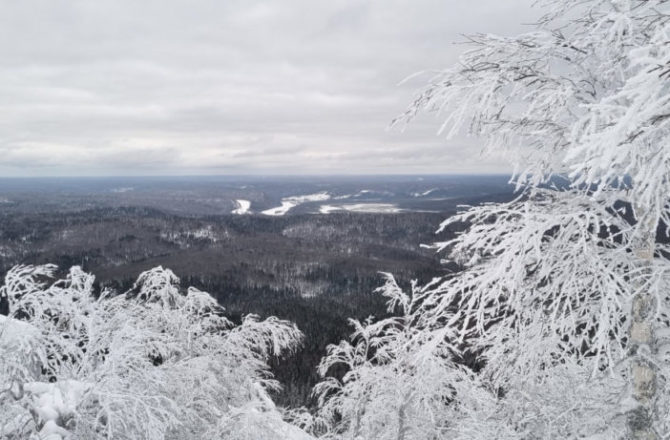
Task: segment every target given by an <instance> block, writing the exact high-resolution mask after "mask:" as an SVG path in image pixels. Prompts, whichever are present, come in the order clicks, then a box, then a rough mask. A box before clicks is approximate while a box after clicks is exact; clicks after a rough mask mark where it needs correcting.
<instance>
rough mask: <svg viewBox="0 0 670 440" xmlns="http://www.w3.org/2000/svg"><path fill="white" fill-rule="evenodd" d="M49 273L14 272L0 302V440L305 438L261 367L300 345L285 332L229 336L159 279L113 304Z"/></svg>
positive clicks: (74, 276)
mask: <svg viewBox="0 0 670 440" xmlns="http://www.w3.org/2000/svg"><path fill="white" fill-rule="evenodd" d="M54 271H55V267H53V266H18V267H15V268H13V269H12V270H10V271H9V273H8V274H7V276H6V279H5V284H4V286H3V287H2V288H1V290H0V294H2V295H3V296H6V297H7V299H8V301H9V305H10V313H9V316H6V317H1V318H0V319H1V320H0V387H1V390H2V391H0V438H3V439H27V438H30V439H50V440H58V439H66V438H68V439H69V438H72V439H86V440H89V439H112V438H113V439H137V438H145V439H161V440H162V439H184V438H189V439H198V438H203V439H215V438H226V439H229V438H239V439H244V438H277V439H286V440H294V439H305V438H307V436H306V434H304V433H302V432H301V431H299V430H297V429H295V428H293V427H290V426H289V425H287V424H286V423H285V422H283V421H282V417H281V413H280V411H279V410H278V409H277V408H276V407H275V406H274V404H273V403H272V401H271V400H270V398H269V395H268V391H269V390H271V389H273V388H276V387H277V386H278V383H277V382H276V381H274V380H273V379H272V377H271V374H270V372H269V368H268V366H267V360H268V359H269V357H270V356H272V355H275V354H279V353H281V352H282V351H284V350H291V349H293V348H294V347H295V346H296V345H297V344H298V342H299V340H300V337H301V335H300V332H299V331H298V330H297V329H296V327H295V326H294V325H293V324H291V323H288V322H285V321H281V320H278V319H276V318H269V319H266V320H260V319H259V318H258V317H257V316H253V315H248V316H247V317H245V318H244V320H243V322H242V323H241V324H240V325H237V326H235V325H233V323H232V322H230V321H229V320H228V319H226V318H225V317H224V315H223V309H222V308H221V307H220V306H219V305H218V304H217V302H216V301H215V299H214V298H212V297H211V296H210V295H209V294H207V293H205V292H201V291H199V290H197V289H193V288H189V289H188V290H187V291H183V290H182V289H181V288H180V287H179V279H178V278H177V277H176V276H175V275H174V274H173V273H172V272H171V271H169V270H166V269H163V268H160V267H158V268H155V269H152V270H150V271H147V272H144V273H142V274H141V275H140V276H139V278H138V280H137V282H136V283H135V285H134V287H133V288H132V289H131V290H130V291H128V292H126V293H125V294H121V295H117V294H114V293H113V292H111V291H103V292H102V293H101V294H99V295H96V294H95V292H94V289H93V281H94V278H93V276H92V275H89V274H87V273H84V272H83V271H82V270H81V269H80V268H78V267H73V268H72V269H70V272H69V274H68V276H67V277H66V278H64V279H60V280H55V281H54V280H53V276H54ZM270 433H272V435H270Z"/></svg>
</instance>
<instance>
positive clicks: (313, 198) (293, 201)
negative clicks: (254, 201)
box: [261, 192, 330, 215]
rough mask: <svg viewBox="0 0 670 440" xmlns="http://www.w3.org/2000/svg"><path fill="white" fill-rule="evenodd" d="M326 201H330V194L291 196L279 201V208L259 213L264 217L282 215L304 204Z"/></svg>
mask: <svg viewBox="0 0 670 440" xmlns="http://www.w3.org/2000/svg"><path fill="white" fill-rule="evenodd" d="M326 200H330V194H328V193H327V192H320V193H316V194H307V195H302V196H291V197H284V198H283V199H281V206H277V207H275V208H270V209H266V210H265V211H263V212H261V214H265V215H284V214H286V213H287V212H289V211H290V210H291V209H292V208H295V207H296V206H298V205H300V204H302V203H306V202H323V201H326Z"/></svg>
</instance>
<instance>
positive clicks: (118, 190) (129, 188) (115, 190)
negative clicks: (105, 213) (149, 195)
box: [111, 186, 135, 193]
mask: <svg viewBox="0 0 670 440" xmlns="http://www.w3.org/2000/svg"><path fill="white" fill-rule="evenodd" d="M134 190H135V188H133V187H132V186H124V187H121V188H112V190H111V191H112V192H113V193H126V192H130V191H134Z"/></svg>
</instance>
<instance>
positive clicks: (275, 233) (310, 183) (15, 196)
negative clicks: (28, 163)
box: [0, 175, 513, 407]
mask: <svg viewBox="0 0 670 440" xmlns="http://www.w3.org/2000/svg"><path fill="white" fill-rule="evenodd" d="M508 180H509V176H495V175H493V176H486V175H474V176H468V175H463V176H434V175H429V176H345V177H324V176H321V177H315V176H311V177H310V176H302V177H301V176H280V177H264V178H259V177H253V176H251V177H240V176H230V177H225V176H215V177H182V178H179V177H146V178H127V177H117V178H88V179H82V178H44V179H38V178H30V179H3V180H1V181H0V203H1V204H2V212H0V225H2V227H1V228H0V277H3V278H4V276H5V274H6V272H7V271H8V270H9V269H10V268H11V267H13V266H14V265H16V264H47V263H53V264H56V265H58V267H60V268H61V269H62V270H63V271H66V270H67V269H68V268H69V267H71V266H74V265H78V266H80V267H82V269H84V270H86V271H89V272H91V273H93V274H95V276H96V290H97V291H100V290H101V289H104V288H105V287H111V288H114V289H116V290H118V291H126V290H128V289H130V288H131V287H132V285H133V283H134V282H135V279H136V278H137V276H138V275H139V274H140V273H141V272H143V271H145V270H149V269H151V268H153V267H156V266H163V267H167V268H170V269H172V270H173V271H174V272H175V274H177V275H178V276H179V277H180V278H181V280H182V282H183V283H184V284H185V285H189V286H193V287H196V288H198V289H201V290H204V291H207V292H209V293H211V294H212V295H213V296H214V298H216V299H217V300H218V302H219V303H220V304H221V305H222V306H224V307H225V309H226V311H227V316H228V317H230V318H231V319H233V320H235V321H239V320H240V318H241V316H243V315H245V314H248V313H257V314H259V315H260V316H261V317H268V316H277V317H279V318H282V319H288V320H290V321H292V322H295V323H296V324H297V325H298V327H299V328H300V329H301V330H302V331H303V332H304V333H305V341H304V343H303V346H302V347H301V348H299V349H298V351H297V352H296V353H295V354H293V355H290V356H287V357H282V358H277V359H275V360H273V363H272V365H273V371H274V372H275V374H276V377H277V379H278V380H279V381H280V382H281V383H282V385H283V387H284V388H283V390H282V391H281V393H280V394H279V395H278V396H277V399H278V402H279V403H281V404H284V405H289V406H292V407H297V406H301V405H306V406H309V405H313V404H314V402H313V401H312V399H311V398H310V393H311V389H312V387H313V386H314V385H315V384H316V382H317V380H318V374H317V371H316V366H317V365H318V362H319V361H320V359H321V358H322V357H323V356H324V354H325V350H326V346H327V345H328V344H334V343H337V342H339V341H340V340H341V339H345V338H347V337H348V335H349V334H350V333H351V327H350V325H349V324H348V321H347V320H348V319H349V318H356V319H365V318H367V317H368V316H377V317H381V316H385V315H386V310H385V306H384V303H385V300H384V298H383V297H382V296H381V295H379V294H377V293H375V292H374V290H375V289H376V288H378V287H380V286H381V285H382V284H383V278H382V276H381V275H380V272H390V273H394V274H395V275H396V276H397V277H398V280H399V282H401V284H403V285H405V286H407V285H409V282H410V281H411V280H412V279H418V280H421V281H428V280H430V279H431V278H432V277H435V276H438V275H439V274H442V273H449V272H450V271H453V270H455V268H454V267H453V266H445V265H443V264H440V259H441V257H440V255H438V254H437V253H436V252H435V250H431V249H425V248H422V247H421V245H422V244H430V243H433V242H434V241H438V240H443V239H446V238H453V231H445V232H442V233H440V234H437V233H436V230H437V226H438V225H439V223H440V222H441V221H442V220H443V219H444V218H445V217H447V216H449V215H452V214H453V213H455V212H456V211H457V209H458V206H460V205H471V204H479V203H483V202H494V201H505V200H508V199H510V198H511V197H512V193H513V188H512V187H511V186H510V185H509V184H508ZM286 200H296V201H297V202H296V205H295V206H294V207H291V208H290V209H287V210H281V211H279V212H278V210H277V207H281V206H282V201H286ZM240 201H248V202H249V203H248V204H242V205H244V206H245V207H246V209H245V210H241V209H240V207H241V203H240ZM298 202H299V203H298ZM0 301H2V300H0Z"/></svg>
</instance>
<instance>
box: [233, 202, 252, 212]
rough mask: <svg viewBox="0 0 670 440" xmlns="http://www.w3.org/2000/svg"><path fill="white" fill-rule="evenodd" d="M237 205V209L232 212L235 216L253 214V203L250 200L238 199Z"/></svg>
mask: <svg viewBox="0 0 670 440" xmlns="http://www.w3.org/2000/svg"><path fill="white" fill-rule="evenodd" d="M235 203H237V208H236V209H234V210H233V211H232V213H233V214H239V215H242V214H251V211H249V208H251V202H250V201H249V200H244V199H237V200H235Z"/></svg>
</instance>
